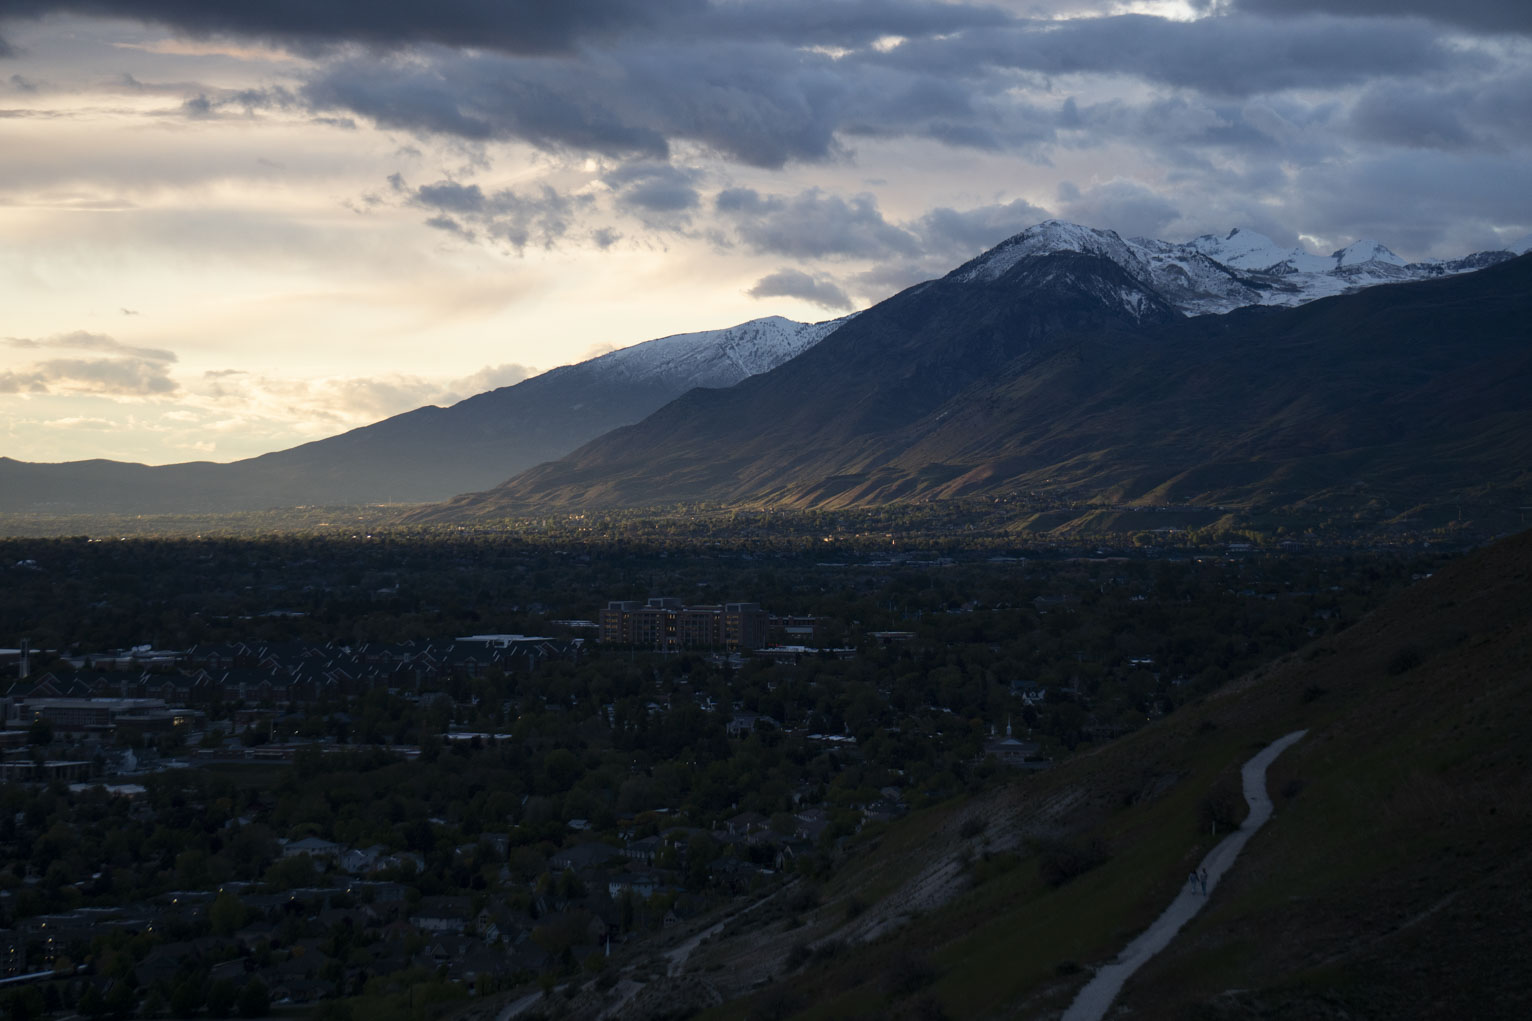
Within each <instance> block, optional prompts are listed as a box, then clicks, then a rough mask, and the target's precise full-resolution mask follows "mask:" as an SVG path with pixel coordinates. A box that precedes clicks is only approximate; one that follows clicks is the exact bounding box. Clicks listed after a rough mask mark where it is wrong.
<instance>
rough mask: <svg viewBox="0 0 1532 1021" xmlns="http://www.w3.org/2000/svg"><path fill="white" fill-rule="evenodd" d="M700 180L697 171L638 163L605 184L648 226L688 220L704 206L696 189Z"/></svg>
mask: <svg viewBox="0 0 1532 1021" xmlns="http://www.w3.org/2000/svg"><path fill="white" fill-rule="evenodd" d="M699 176H700V175H699V174H698V172H697V171H695V170H688V169H683V168H681V167H674V166H671V165H670V164H668V163H658V164H655V163H636V164H628V165H627V166H623V167H619V168H618V169H616V170H614V171H612V172H611V173H609V174H607V175H606V176H605V177H604V178H603V180H604V181H605V183H606V184H607V186H608V187H610V188H612V189H613V190H614V191H615V192H616V195H617V204H618V206H619V207H621V208H623V209H626V210H628V211H629V212H632V213H635V214H636V215H638V216H639V217H640V218H642V219H644V220H645V221H646V222H650V223H653V224H661V223H664V222H666V221H667V220H672V219H673V218H674V217H675V216H676V215H677V214H679V215H681V216H682V217H683V218H684V217H685V214H687V213H689V212H690V211H691V210H693V209H696V208H697V207H698V205H700V203H701V196H700V195H699V194H698V193H697V189H696V187H695V186H694V183H695V181H696V180H697V178H698V177H699Z"/></svg>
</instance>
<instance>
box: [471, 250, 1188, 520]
mask: <svg viewBox="0 0 1532 1021" xmlns="http://www.w3.org/2000/svg"><path fill="white" fill-rule="evenodd" d="M961 273H962V270H961V269H960V270H958V271H955V272H954V273H953V274H950V275H949V276H948V277H945V278H943V279H941V280H935V281H929V282H927V283H924V284H919V285H917V286H915V287H912V288H910V289H909V290H906V291H903V292H901V293H900V294H897V295H895V296H894V297H892V298H889V299H888V300H887V301H884V302H882V303H880V304H878V305H876V306H874V307H873V308H871V309H868V310H867V311H865V312H863V313H861V314H860V315H859V316H857V317H856V318H855V319H853V320H852V321H851V322H850V323H848V324H846V325H845V326H843V327H841V328H840V329H839V330H837V331H836V332H835V333H834V334H832V335H831V336H830V337H828V338H827V339H826V340H825V341H823V342H821V343H820V344H819V345H817V346H816V347H814V348H813V349H811V350H809V351H807V352H805V353H804V354H802V355H800V356H798V357H797V358H795V359H793V360H792V361H791V362H789V363H787V364H785V365H782V366H779V367H778V368H776V369H774V370H773V371H771V372H768V373H763V374H761V375H760V376H757V377H753V378H752V379H749V380H746V381H744V383H742V384H739V385H736V386H734V387H731V388H729V389H727V390H711V391H709V390H694V391H692V392H691V393H688V394H686V395H685V396H684V397H682V398H680V399H679V400H677V401H675V402H673V403H672V404H670V405H667V406H666V407H665V408H663V409H661V411H659V412H657V413H656V414H655V415H653V416H651V417H650V418H648V419H646V420H645V421H643V422H642V423H640V424H638V425H636V426H633V427H630V428H627V429H620V430H617V431H616V432H614V433H611V434H610V435H608V436H604V437H602V438H600V439H599V440H597V441H595V442H593V443H591V444H589V445H587V446H586V447H584V448H582V449H581V450H579V451H576V452H575V453H574V454H572V455H570V456H569V457H568V458H565V459H564V460H562V461H559V462H555V463H552V464H548V465H542V466H539V467H538V468H535V469H533V470H532V471H529V472H527V473H525V474H524V475H522V476H521V477H519V478H517V479H514V480H512V481H511V482H510V483H507V484H506V485H504V486H501V487H499V488H498V489H497V490H495V491H493V493H492V495H489V494H478V495H475V496H472V497H463V498H459V499H458V500H456V501H453V503H452V504H450V505H449V507H450V508H452V509H453V510H460V511H469V512H475V511H483V512H492V511H494V510H496V509H497V508H499V507H503V506H507V505H514V504H516V503H519V502H526V503H535V504H539V505H545V504H546V505H557V504H569V505H581V506H587V505H592V504H596V505H622V504H642V503H651V502H657V501H670V500H687V499H701V498H705V499H716V500H725V501H751V500H769V499H773V498H782V497H785V496H789V495H790V492H791V487H793V486H794V485H801V484H803V483H802V481H801V480H805V479H807V480H812V482H814V483H817V482H819V481H821V480H824V479H827V478H831V477H835V476H840V475H844V474H847V473H856V472H865V471H869V470H872V469H874V468H877V467H880V466H882V465H884V464H886V463H888V462H889V461H890V459H892V458H895V457H897V456H898V455H899V454H900V453H901V452H903V451H904V450H906V449H908V448H910V447H913V446H914V445H916V444H918V443H919V442H920V441H921V439H922V436H923V429H922V424H923V423H924V422H925V421H926V420H927V419H929V418H932V417H938V416H941V415H943V414H944V409H945V408H946V406H947V405H948V403H949V402H951V401H953V400H954V399H955V398H959V397H960V396H962V395H964V394H965V393H967V392H968V391H969V390H970V389H971V388H973V387H974V386H975V385H976V384H979V383H980V382H981V381H983V380H985V379H988V378H993V377H995V376H996V375H999V374H1003V373H1005V372H1006V371H1007V370H1008V367H1010V366H1013V365H1016V364H1018V360H1022V361H1025V360H1027V359H1033V358H1038V357H1040V355H1041V353H1043V352H1047V351H1052V350H1055V349H1057V348H1058V347H1059V346H1060V345H1061V344H1062V343H1064V341H1065V340H1066V339H1067V338H1069V337H1072V336H1078V335H1087V334H1090V335H1095V334H1100V333H1103V332H1109V333H1116V332H1123V331H1128V330H1130V329H1136V328H1139V327H1140V326H1142V325H1146V324H1160V323H1168V322H1170V321H1171V320H1173V319H1175V318H1177V316H1178V314H1177V313H1176V312H1175V311H1174V310H1173V309H1171V308H1170V306H1169V305H1168V304H1166V303H1165V302H1164V301H1162V300H1161V299H1159V298H1158V297H1157V296H1156V295H1155V294H1154V293H1153V292H1152V291H1150V290H1149V289H1148V288H1147V287H1146V285H1144V284H1142V283H1140V282H1138V281H1136V280H1134V279H1133V278H1132V277H1130V276H1129V275H1128V274H1127V273H1126V272H1125V271H1124V270H1123V269H1122V268H1121V267H1119V266H1118V265H1117V264H1115V263H1113V262H1111V261H1109V260H1107V259H1105V258H1102V257H1100V256H1096V255H1090V254H1085V253H1078V252H1058V253H1055V254H1052V255H1049V256H1046V257H1043V258H1033V259H1024V260H1022V261H1021V262H1020V263H1019V264H1017V265H1016V266H1014V267H1012V268H1011V269H1010V270H1009V271H1008V272H1007V273H1005V274H1004V275H1002V276H1000V277H999V278H998V279H994V280H979V281H973V282H969V281H963V280H960V279H959V278H958V277H959V274H961ZM449 513H450V512H449Z"/></svg>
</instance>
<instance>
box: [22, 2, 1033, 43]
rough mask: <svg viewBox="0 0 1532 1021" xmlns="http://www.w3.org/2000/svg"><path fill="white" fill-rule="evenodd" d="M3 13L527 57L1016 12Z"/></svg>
mask: <svg viewBox="0 0 1532 1021" xmlns="http://www.w3.org/2000/svg"><path fill="white" fill-rule="evenodd" d="M3 13H4V15H7V16H15V17H40V16H44V15H48V14H76V15H89V16H99V17H116V18H130V19H134V20H138V21H143V22H148V23H151V24H158V25H164V26H166V27H167V28H170V29H173V30H175V31H178V32H183V33H186V34H188V35H193V36H208V35H233V36H249V37H256V38H262V39H270V40H274V41H278V42H281V43H285V44H287V45H290V46H293V47H295V48H297V49H300V50H306V51H316V50H323V49H326V48H330V47H333V46H336V45H340V44H345V43H360V44H363V45H366V46H369V47H372V48H382V49H395V48H403V47H409V46H414V45H418V44H439V45H443V46H452V47H460V48H465V49H481V50H492V51H495V52H499V53H515V54H529V55H540V54H550V53H568V52H570V51H572V50H573V49H575V48H576V47H577V46H578V45H580V44H581V43H586V42H592V41H595V42H601V41H606V40H610V39H613V38H617V37H620V36H633V35H649V36H665V37H676V36H681V35H684V36H688V37H691V38H709V39H749V40H775V41H779V42H785V43H788V44H790V45H794V46H800V45H821V46H834V47H847V46H862V45H866V44H868V43H870V42H873V41H875V40H877V39H879V38H882V37H885V36H907V37H914V36H925V35H941V34H947V33H951V32H955V31H959V30H962V29H966V28H975V27H984V26H993V25H998V24H1001V23H1003V22H1004V21H1006V20H1007V19H1008V16H1007V15H1006V14H1005V12H1003V11H1001V10H999V9H998V8H994V7H988V6H981V5H968V4H956V3H942V2H938V0H771V2H756V3H748V2H737V0H714V2H709V0H512V2H505V0H500V2H496V0H435V2H432V3H429V4H422V3H418V2H416V0H310V2H306V3H251V2H250V0H8V2H7V3H6V6H5V11H4V12H3ZM0 46H3V42H0ZM4 53H5V51H4V50H3V49H0V55H4Z"/></svg>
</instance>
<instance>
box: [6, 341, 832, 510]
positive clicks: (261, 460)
mask: <svg viewBox="0 0 1532 1021" xmlns="http://www.w3.org/2000/svg"><path fill="white" fill-rule="evenodd" d="M842 321H843V320H834V321H831V322H825V323H797V322H793V321H792V320H790V319H783V318H781V317H780V316H771V317H768V318H765V319H756V320H752V321H751V322H747V323H743V324H741V325H739V326H734V327H730V328H729V329H726V330H709V331H706V332H702V333H683V334H677V335H675V336H671V337H663V338H661V339H659V340H651V341H646V342H645V343H642V344H635V345H633V346H632V347H626V348H623V349H621V350H618V351H613V352H611V353H609V354H606V355H602V356H601V357H599V358H593V359H591V360H589V361H585V362H581V363H579V364H577V365H566V366H563V367H561V368H557V369H553V370H552V371H549V372H545V373H543V374H542V375H540V376H535V377H533V378H531V379H527V380H523V381H522V382H520V383H517V384H516V385H514V386H508V387H502V388H500V389H498V390H491V391H489V392H488V393H483V394H479V395H477V396H475V397H470V398H468V399H467V400H464V401H461V402H459V403H457V404H454V405H452V406H451V407H447V408H439V407H435V406H430V407H424V408H417V409H415V410H414V411H410V412H406V413H404V414H402V415H395V416H394V417H392V418H388V419H385V420H383V421H381V422H377V423H375V424H373V425H369V426H364V427H362V428H360V429H353V430H351V431H350V432H347V433H343V434H341V435H339V436H332V437H330V438H328V439H323V440H317V441H315V442H313V443H305V444H303V445H302V446H298V447H293V448H291V449H288V450H282V451H278V452H276V453H271V454H264V455H262V456H260V457H253V458H248V459H246V460H243V461H235V462H232V463H229V464H214V463H211V462H206V461H199V462H190V463H186V464H172V465H162V466H156V467H150V466H146V465H141V464H125V463H122V462H114V461H102V460H93V461H73V462H68V463H64V464H33V463H27V462H22V461H14V460H11V459H10V458H4V457H0V511H19V510H27V511H51V512H56V513H70V512H84V511H91V512H101V511H107V512H130V513H154V512H173V511H228V510H247V509H263V508H268V507H283V506H295V505H303V504H367V503H391V502H410V503H419V502H424V501H429V500H443V499H446V498H447V497H449V496H452V495H453V494H455V493H462V492H466V491H469V490H474V489H483V488H485V487H486V486H491V485H494V484H495V483H496V482H499V481H500V480H502V479H504V478H505V477H506V476H508V475H513V474H515V473H516V472H519V471H521V470H522V469H525V468H528V467H530V466H532V465H535V464H539V463H541V462H543V461H546V460H549V459H551V458H555V457H559V456H561V455H563V454H566V453H568V452H569V451H571V450H573V449H574V448H576V447H578V446H579V445H580V444H582V443H585V442H586V441H588V440H590V439H592V438H594V437H596V436H599V435H601V434H602V433H604V432H606V431H608V430H610V429H613V428H615V427H617V426H620V425H626V424H628V423H631V422H637V421H638V420H639V419H641V418H643V417H644V416H645V415H647V414H649V413H650V412H651V411H654V410H655V409H656V408H659V407H661V406H662V405H664V404H665V403H666V402H668V401H670V400H672V399H673V398H675V397H677V396H679V395H680V394H682V393H685V392H686V391H687V390H690V389H692V388H693V387H699V386H701V387H722V386H730V385H732V384H734V383H737V382H739V381H740V380H742V379H744V378H745V377H747V376H749V375H752V374H754V373H757V372H762V371H765V370H766V369H770V368H773V367H775V366H777V365H780V364H781V363H782V362H784V361H787V360H788V359H790V358H792V357H793V356H795V355H797V354H799V353H801V352H802V351H804V350H805V349H807V348H809V347H811V346H813V345H814V344H815V343H817V342H818V341H819V340H821V339H822V338H823V337H825V336H826V335H827V334H829V333H830V332H831V331H832V330H834V329H835V328H836V327H837V326H839V325H840V323H841V322H842Z"/></svg>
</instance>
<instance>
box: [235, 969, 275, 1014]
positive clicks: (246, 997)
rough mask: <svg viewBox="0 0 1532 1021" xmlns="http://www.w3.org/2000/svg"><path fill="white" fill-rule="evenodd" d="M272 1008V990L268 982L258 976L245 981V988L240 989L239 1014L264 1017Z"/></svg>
mask: <svg viewBox="0 0 1532 1021" xmlns="http://www.w3.org/2000/svg"><path fill="white" fill-rule="evenodd" d="M270 1009H271V992H270V990H268V989H267V988H266V983H264V982H262V981H261V980H260V979H258V978H252V979H251V980H250V981H249V982H247V983H245V988H243V989H241V990H240V991H239V1016H240V1017H264V1016H265V1015H266V1012H267V1011H269V1010H270Z"/></svg>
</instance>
